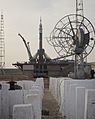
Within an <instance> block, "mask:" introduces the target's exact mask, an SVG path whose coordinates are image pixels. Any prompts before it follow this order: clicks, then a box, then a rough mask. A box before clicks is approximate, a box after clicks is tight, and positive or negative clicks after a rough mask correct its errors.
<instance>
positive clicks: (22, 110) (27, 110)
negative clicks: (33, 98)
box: [13, 104, 34, 119]
mask: <svg viewBox="0 0 95 119" xmlns="http://www.w3.org/2000/svg"><path fill="white" fill-rule="evenodd" d="M33 115H34V114H33V109H32V105H31V104H20V105H14V106H13V119H34V117H33Z"/></svg>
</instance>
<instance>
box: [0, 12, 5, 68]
mask: <svg viewBox="0 0 95 119" xmlns="http://www.w3.org/2000/svg"><path fill="white" fill-rule="evenodd" d="M0 25H1V26H0V67H1V68H3V67H4V66H5V41H4V16H3V13H2V12H1V24H0Z"/></svg>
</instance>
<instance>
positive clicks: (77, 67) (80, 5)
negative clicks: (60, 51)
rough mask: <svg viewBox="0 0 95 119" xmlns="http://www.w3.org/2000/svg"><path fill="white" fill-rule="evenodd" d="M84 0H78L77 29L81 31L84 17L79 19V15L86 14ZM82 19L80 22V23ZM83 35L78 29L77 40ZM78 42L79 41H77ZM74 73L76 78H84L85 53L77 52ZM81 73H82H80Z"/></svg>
mask: <svg viewBox="0 0 95 119" xmlns="http://www.w3.org/2000/svg"><path fill="white" fill-rule="evenodd" d="M83 14H84V12H83V0H76V29H78V30H79V32H80V27H81V24H80V23H82V21H83V19H79V17H78V15H81V16H84V15H83ZM78 21H80V23H78ZM79 35H81V33H80V34H79V33H78V32H77V31H76V40H77V36H79ZM76 42H77V41H76ZM79 70H81V76H80V77H79V76H78V73H79ZM74 74H75V76H74V77H75V78H84V60H83V53H81V54H80V55H77V54H75V63H74ZM79 75H80V74H79Z"/></svg>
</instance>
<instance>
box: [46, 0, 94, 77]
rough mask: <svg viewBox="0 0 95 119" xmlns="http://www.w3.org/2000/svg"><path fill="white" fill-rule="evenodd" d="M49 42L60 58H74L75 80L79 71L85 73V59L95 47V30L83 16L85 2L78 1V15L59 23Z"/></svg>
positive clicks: (72, 15) (68, 17) (66, 17)
mask: <svg viewBox="0 0 95 119" xmlns="http://www.w3.org/2000/svg"><path fill="white" fill-rule="evenodd" d="M48 42H49V43H50V44H51V45H52V46H53V47H54V49H55V51H56V52H57V53H58V55H59V57H60V58H68V57H69V58H70V57H71V58H72V57H73V56H74V57H73V58H74V60H75V65H74V72H75V78H77V74H78V72H79V70H81V71H82V72H84V59H86V58H87V56H88V55H89V54H90V53H91V51H92V50H93V48H94V45H95V29H94V27H93V25H92V23H91V22H90V21H89V20H88V19H87V18H86V17H84V15H83V0H76V14H70V15H67V16H65V17H63V18H62V19H60V20H59V21H58V22H57V24H56V25H55V27H54V29H53V31H52V32H51V34H50V39H48ZM83 75H84V74H83Z"/></svg>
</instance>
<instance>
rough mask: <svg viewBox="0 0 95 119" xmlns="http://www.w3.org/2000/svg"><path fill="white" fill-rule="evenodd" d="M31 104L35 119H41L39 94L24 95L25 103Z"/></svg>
mask: <svg viewBox="0 0 95 119" xmlns="http://www.w3.org/2000/svg"><path fill="white" fill-rule="evenodd" d="M27 103H28V104H32V106H33V110H34V116H35V119H41V110H42V109H41V107H40V96H39V95H38V94H30V95H27V96H26V104H27Z"/></svg>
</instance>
